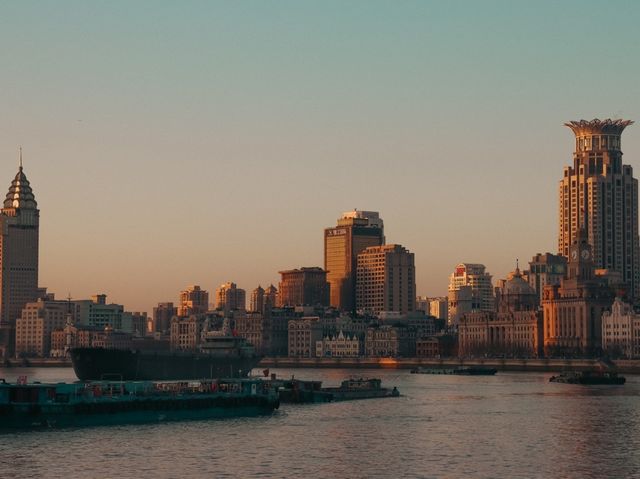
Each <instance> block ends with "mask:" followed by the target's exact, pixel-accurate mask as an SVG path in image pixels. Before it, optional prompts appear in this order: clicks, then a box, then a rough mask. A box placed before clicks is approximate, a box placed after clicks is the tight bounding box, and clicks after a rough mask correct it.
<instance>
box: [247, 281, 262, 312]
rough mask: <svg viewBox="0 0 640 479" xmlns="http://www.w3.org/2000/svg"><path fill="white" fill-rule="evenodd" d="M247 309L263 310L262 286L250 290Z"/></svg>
mask: <svg viewBox="0 0 640 479" xmlns="http://www.w3.org/2000/svg"><path fill="white" fill-rule="evenodd" d="M249 311H253V312H259V313H263V312H264V288H263V287H262V286H260V285H258V287H257V288H256V289H254V290H253V291H252V292H251V299H250V300H249Z"/></svg>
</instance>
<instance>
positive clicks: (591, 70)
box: [0, 2, 640, 312]
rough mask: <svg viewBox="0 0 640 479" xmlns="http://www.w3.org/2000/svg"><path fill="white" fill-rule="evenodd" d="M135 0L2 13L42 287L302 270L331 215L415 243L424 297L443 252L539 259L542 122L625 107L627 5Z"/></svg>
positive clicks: (565, 150) (136, 285)
mask: <svg viewBox="0 0 640 479" xmlns="http://www.w3.org/2000/svg"><path fill="white" fill-rule="evenodd" d="M158 5H159V6H158V11H156V12H152V13H150V14H149V16H146V15H147V13H149V12H146V11H143V10H144V8H142V7H140V6H125V4H118V3H116V4H114V5H110V6H102V7H100V6H91V7H89V6H82V5H81V4H78V5H77V8H75V9H72V8H71V6H69V7H68V9H69V10H74V13H73V15H71V16H68V17H65V15H66V14H68V13H69V12H68V11H64V10H65V9H57V8H56V7H54V4H41V5H38V6H37V7H36V6H34V5H18V4H16V5H12V4H8V5H4V6H3V7H2V13H3V15H2V16H1V18H2V20H0V22H1V24H0V26H2V28H1V29H0V32H1V33H0V38H2V40H3V43H5V44H11V45H12V51H11V52H8V51H2V52H0V60H2V62H3V65H5V66H6V68H7V70H6V75H5V76H4V77H3V78H2V80H0V81H1V82H2V85H1V86H2V91H3V92H4V97H5V103H6V108H7V110H6V115H5V116H4V118H3V119H1V120H0V122H1V125H2V128H3V132H4V135H3V137H2V138H0V154H1V155H2V158H3V163H2V164H3V167H2V169H1V172H2V175H1V177H2V178H3V181H4V185H5V186H4V187H5V188H8V186H9V184H10V181H11V178H12V177H13V176H14V175H15V168H16V165H17V157H18V153H17V150H18V146H19V145H22V146H23V147H24V168H25V172H26V174H27V176H28V178H29V180H30V181H31V184H32V186H33V188H34V193H35V195H36V198H37V200H38V206H39V208H41V210H42V212H43V214H42V221H41V226H42V227H41V229H40V286H46V287H48V288H49V290H50V291H52V292H55V293H56V294H57V295H58V297H65V296H66V295H67V293H69V292H70V293H71V295H72V296H73V297H74V298H86V297H89V296H91V295H92V294H95V293H102V292H104V293H106V294H108V297H109V298H110V299H111V300H112V301H114V302H116V303H121V304H124V305H125V306H126V307H127V309H128V310H144V311H148V312H151V310H152V307H153V306H154V305H155V304H156V303H158V302H171V301H172V302H174V303H177V299H178V295H179V292H180V291H181V290H183V289H184V288H185V287H187V286H188V285H191V284H199V285H201V286H202V288H203V289H206V290H208V291H209V292H210V294H213V292H214V291H215V289H216V288H217V287H218V286H219V285H221V284H223V283H225V282H227V281H232V282H235V283H237V284H238V287H240V288H243V289H245V290H247V291H252V290H253V289H254V288H255V287H257V286H258V284H261V285H262V286H263V287H265V288H266V287H267V286H268V285H269V284H272V283H273V284H277V281H278V271H280V270H286V269H294V268H300V267H306V266H308V267H311V266H320V267H322V265H323V245H322V241H323V239H322V231H323V229H324V228H326V227H329V226H331V225H334V224H335V221H336V219H337V218H338V217H339V216H340V214H341V212H343V211H347V210H350V209H353V208H354V207H357V208H358V209H362V210H373V211H379V212H380V215H381V217H382V218H384V221H385V226H386V228H385V235H386V237H387V243H388V244H392V243H398V244H402V245H404V246H406V247H407V248H408V249H410V250H411V251H412V252H413V253H414V254H415V267H416V285H417V294H418V295H427V296H444V295H446V292H447V283H448V277H449V275H450V272H451V270H452V269H453V268H454V267H455V265H456V264H458V263H461V262H469V263H482V264H484V265H486V267H487V271H488V272H489V273H491V274H492V276H493V277H494V278H495V279H499V278H505V277H506V276H507V274H508V273H509V272H510V271H512V270H513V267H514V264H515V261H516V258H519V259H520V262H521V264H526V263H527V262H528V261H529V260H530V259H531V258H532V257H533V256H534V255H535V254H536V253H546V252H550V253H557V218H558V211H557V201H558V198H557V185H558V180H559V179H560V177H561V175H562V171H563V168H564V167H565V166H568V165H570V164H571V162H572V153H573V149H574V138H573V134H572V133H571V131H570V130H569V129H567V128H566V127H564V126H563V123H565V122H568V121H572V120H580V119H581V118H584V119H587V120H591V119H593V118H596V117H597V118H601V119H604V118H608V117H612V118H624V119H629V120H636V121H637V120H639V117H638V114H637V112H638V111H640V100H639V99H640V91H639V88H640V82H638V77H639V72H638V66H637V65H635V64H634V62H633V61H632V60H631V59H630V58H629V56H628V54H627V52H628V51H633V47H634V46H637V45H638V44H639V43H640V35H639V34H638V32H637V30H635V29H634V23H633V18H637V14H638V11H639V9H640V7H638V6H637V5H635V4H633V3H626V4H625V3H617V4H615V8H609V7H605V6H602V5H599V4H597V3H590V4H589V3H584V2H567V3H565V4H562V5H555V4H553V3H549V4H547V8H543V7H541V6H539V5H536V6H534V5H521V6H517V7H516V6H514V7H508V8H505V4H504V3H500V2H489V3H486V4H484V5H474V4H473V3H462V4H460V5H461V6H460V7H459V10H456V9H455V8H454V9H445V8H442V7H440V6H439V5H437V4H431V3H407V4H405V5H403V6H394V7H393V8H392V7H390V6H385V5H384V4H381V3H374V4H367V5H371V6H368V8H364V7H363V8H360V7H361V6H363V5H364V4H363V3H354V4H353V5H349V6H347V5H342V4H341V6H340V8H337V6H336V5H334V6H333V9H332V7H331V5H325V6H324V7H320V6H317V7H312V6H309V5H307V6H297V5H295V4H290V5H289V7H284V6H283V4H280V5H278V6H272V7H271V8H270V7H269V6H261V5H260V4H258V3H256V4H246V5H251V8H248V7H247V6H246V5H245V6H244V7H243V6H226V8H225V13H224V15H222V16H220V15H218V14H219V13H220V12H219V9H217V8H216V6H217V5H218V4H211V5H206V6H203V5H199V6H198V7H197V8H193V9H192V11H189V10H188V9H182V10H181V9H180V8H178V7H176V6H171V5H169V4H158ZM578 7H579V8H578ZM587 10H588V12H587ZM43 11H46V12H45V13H47V14H46V15H43V14H42V12H43ZM122 11H126V12H127V14H126V15H123V14H122ZM337 11H339V12H340V15H338V14H337V13H336V12H337ZM96 12H97V14H96ZM549 13H551V15H549ZM594 13H597V14H594ZM172 14H173V15H172ZM197 14H199V15H200V16H201V17H202V19H201V20H200V21H195V23H194V22H193V21H194V19H195V18H196V16H197ZM389 15H393V19H394V21H393V22H392V23H390V24H387V23H385V22H384V21H383V19H384V18H387V17H389ZM124 17H126V18H124ZM96 18H101V19H102V20H101V22H98V21H97V20H96ZM478 18H484V19H485V22H481V21H478ZM18 19H19V20H20V21H18ZM207 21H211V22H213V25H208V24H207ZM607 21H608V22H612V23H613V24H615V25H616V28H615V30H606V29H602V28H601V25H602V24H603V23H602V22H605V23H606V22H607ZM229 25H232V26H233V28H231V27H230V26H229ZM295 25H301V26H300V27H296V26H295ZM191 27H192V28H191ZM481 27H482V28H484V29H486V32H487V34H486V35H484V36H478V35H477V32H478V31H479V29H480V28H481ZM234 28H236V29H238V31H234ZM491 30H496V31H497V32H498V33H499V35H492V34H491ZM587 30H588V31H589V32H590V37H589V42H590V43H591V45H590V48H589V54H588V55H584V54H582V52H583V44H584V38H583V36H584V33H583V32H584V31H587ZM467 31H469V32H474V34H471V33H468V34H466V33H465V32H467ZM114 32H118V35H114ZM165 32H169V33H170V34H171V37H172V41H171V42H169V41H168V40H166V38H165V37H164V36H163V34H164V33H165ZM178 34H184V35H183V36H182V38H181V39H180V38H178V37H180V35H178ZM505 35H507V36H508V38H510V39H511V40H512V41H511V42H504V38H505ZM116 36H117V37H118V38H116ZM80 40H86V42H83V41H80ZM155 40H158V42H155ZM365 44H366V48H360V47H361V46H362V45H365ZM127 45H128V46H129V48H123V47H124V46H127ZM219 45H224V48H223V47H222V46H219ZM90 51H93V52H96V53H94V54H93V55H89V52H90ZM586 58H589V59H597V62H595V61H594V63H591V62H590V61H586ZM541 64H543V65H544V66H545V68H544V69H542V70H544V71H540V70H541V69H540V65H541ZM612 71H615V72H616V76H615V77H614V78H612V77H611V75H610V74H609V72H612ZM327 72H332V73H331V74H329V73H327ZM469 72H471V73H469ZM578 78H579V80H576V79H578ZM180 81H183V82H185V83H183V84H181V86H180V87H178V86H177V84H179V82H180ZM614 81H615V83H616V88H611V84H612V82H614ZM273 113H275V114H276V116H277V117H278V118H277V120H273V121H272V116H273ZM638 128H639V127H638V125H637V124H636V125H632V126H631V127H629V128H628V129H627V130H625V133H624V137H623V144H622V151H623V153H624V157H623V163H624V164H630V165H631V166H632V167H634V168H636V171H637V168H638V159H640V130H638ZM281 199H284V200H285V201H282V200H281Z"/></svg>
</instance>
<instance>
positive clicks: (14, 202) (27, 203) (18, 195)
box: [3, 155, 38, 210]
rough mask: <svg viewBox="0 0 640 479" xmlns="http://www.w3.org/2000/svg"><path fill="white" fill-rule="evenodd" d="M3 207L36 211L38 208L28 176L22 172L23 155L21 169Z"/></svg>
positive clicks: (12, 183)
mask: <svg viewBox="0 0 640 479" xmlns="http://www.w3.org/2000/svg"><path fill="white" fill-rule="evenodd" d="M3 206H4V208H5V209H9V208H21V209H28V210H35V209H37V208H38V203H36V198H35V196H34V195H33V190H32V189H31V186H30V185H29V180H28V179H27V175H25V174H24V171H22V155H21V158H20V167H19V168H18V173H17V174H16V176H15V178H14V179H13V181H12V182H11V186H10V187H9V192H8V193H7V196H6V197H5V199H4V205H3Z"/></svg>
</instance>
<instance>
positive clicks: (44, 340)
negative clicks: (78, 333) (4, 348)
mask: <svg viewBox="0 0 640 479" xmlns="http://www.w3.org/2000/svg"><path fill="white" fill-rule="evenodd" d="M77 315H78V307H77V305H76V304H75V303H72V302H69V301H56V300H43V299H39V300H38V301H34V302H30V303H27V304H26V305H25V307H24V309H23V310H22V313H21V317H20V318H18V319H17V321H16V357H29V356H38V357H45V356H48V355H49V351H50V349H51V333H52V332H53V331H54V330H56V329H62V328H64V327H65V325H66V324H67V321H70V322H71V323H73V322H75V319H76V317H77Z"/></svg>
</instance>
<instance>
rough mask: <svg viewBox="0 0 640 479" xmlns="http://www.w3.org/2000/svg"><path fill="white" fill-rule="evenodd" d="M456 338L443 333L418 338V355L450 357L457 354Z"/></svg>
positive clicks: (423, 356) (421, 356) (420, 356)
mask: <svg viewBox="0 0 640 479" xmlns="http://www.w3.org/2000/svg"><path fill="white" fill-rule="evenodd" d="M455 346H456V338H455V337H454V336H451V335H448V334H443V335H437V336H428V337H426V338H421V339H417V340H416V357H418V358H449V357H453V356H455V353H456V349H455Z"/></svg>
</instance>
